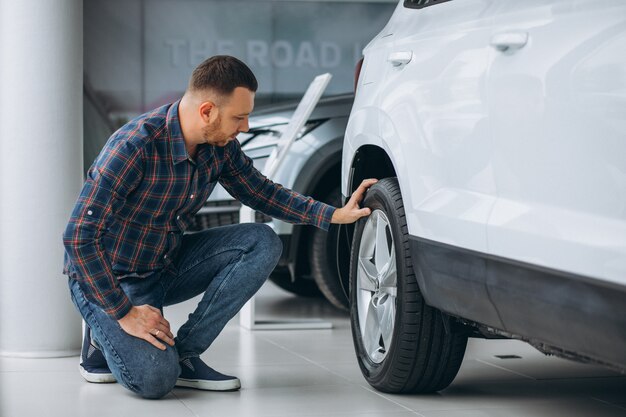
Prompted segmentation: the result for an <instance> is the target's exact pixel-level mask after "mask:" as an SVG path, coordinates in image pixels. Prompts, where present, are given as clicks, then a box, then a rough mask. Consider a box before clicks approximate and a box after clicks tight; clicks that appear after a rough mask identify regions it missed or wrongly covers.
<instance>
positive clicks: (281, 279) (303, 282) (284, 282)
mask: <svg viewBox="0 0 626 417" xmlns="http://www.w3.org/2000/svg"><path fill="white" fill-rule="evenodd" d="M270 280H271V281H272V282H273V283H274V284H276V285H278V286H279V287H280V288H282V289H283V290H285V291H287V292H290V293H292V294H295V295H299V296H301V297H310V298H318V297H322V293H321V292H320V290H319V288H318V287H317V284H316V282H315V280H313V278H305V277H300V278H298V279H296V280H295V281H294V280H292V279H291V273H290V272H289V270H288V269H287V268H276V269H275V270H274V271H273V272H272V274H271V275H270Z"/></svg>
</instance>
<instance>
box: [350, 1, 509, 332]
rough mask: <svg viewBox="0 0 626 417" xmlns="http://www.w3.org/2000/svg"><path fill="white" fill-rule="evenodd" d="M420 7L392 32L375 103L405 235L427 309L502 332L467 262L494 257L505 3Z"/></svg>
mask: <svg viewBox="0 0 626 417" xmlns="http://www.w3.org/2000/svg"><path fill="white" fill-rule="evenodd" d="M407 3H410V2H405V7H406V5H407ZM414 3H415V4H414V6H416V7H415V8H413V9H412V8H406V10H405V11H404V13H402V14H401V15H398V14H397V15H395V17H397V20H394V21H393V22H392V24H390V25H389V26H388V28H387V30H388V35H387V36H388V38H387V39H389V40H392V44H391V46H390V47H389V48H387V50H386V52H387V56H385V57H384V58H385V59H386V62H384V64H385V65H386V67H387V71H386V72H385V73H384V79H383V81H382V82H381V83H380V85H379V87H378V88H379V90H380V94H379V96H378V97H377V99H376V105H377V106H378V107H379V109H380V114H381V116H380V136H381V138H382V140H383V144H384V146H386V148H387V149H386V150H387V152H388V154H389V155H390V156H391V159H392V161H393V163H394V167H395V169H396V173H397V176H398V182H399V185H400V189H401V192H402V199H403V203H404V212H405V215H406V220H407V226H408V231H409V234H410V235H411V236H414V237H415V239H416V242H418V243H416V245H419V248H418V249H417V250H416V253H419V254H420V257H418V259H416V260H415V262H416V264H417V265H419V270H420V272H419V273H418V274H417V275H418V282H419V285H420V289H421V290H422V292H423V294H424V297H425V299H426V301H427V303H428V304H429V305H432V306H435V307H437V308H440V309H442V310H444V311H446V312H449V313H451V314H454V315H457V316H461V317H466V318H469V319H472V320H477V321H480V322H483V323H488V324H490V325H493V326H501V323H500V320H499V318H498V315H497V313H496V311H495V310H494V308H493V307H492V305H491V303H490V301H489V295H488V294H487V292H486V287H485V279H486V272H485V271H486V270H485V262H484V261H483V260H482V259H476V258H475V257H472V256H465V255H466V254H467V253H468V250H469V251H472V252H483V253H484V252H486V251H487V235H486V226H487V220H488V217H489V213H490V212H491V209H492V207H493V204H494V202H495V199H496V190H495V181H494V178H493V170H492V167H491V146H492V143H491V131H490V120H489V106H488V103H487V78H488V72H489V67H490V63H491V60H492V59H493V57H494V55H495V54H494V53H493V50H492V49H491V48H490V46H489V37H490V34H491V24H492V21H493V17H494V13H495V10H497V8H498V7H499V2H497V1H490V0H451V1H446V2H425V1H416V2H414ZM366 61H367V57H366ZM357 95H358V93H357ZM442 248H443V249H442Z"/></svg>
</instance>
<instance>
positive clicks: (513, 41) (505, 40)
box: [491, 32, 528, 53]
mask: <svg viewBox="0 0 626 417" xmlns="http://www.w3.org/2000/svg"><path fill="white" fill-rule="evenodd" d="M527 43H528V32H505V33H497V34H495V35H493V36H492V37H491V46H493V47H494V48H496V49H497V50H498V51H500V52H504V53H507V52H508V53H513V52H515V51H517V50H518V49H522V48H523V47H524V46H526V44H527Z"/></svg>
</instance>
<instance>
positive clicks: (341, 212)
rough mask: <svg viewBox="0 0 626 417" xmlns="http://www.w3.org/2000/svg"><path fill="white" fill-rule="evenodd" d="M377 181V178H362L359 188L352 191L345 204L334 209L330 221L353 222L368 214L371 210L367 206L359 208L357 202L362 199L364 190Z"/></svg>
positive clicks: (337, 222)
mask: <svg viewBox="0 0 626 417" xmlns="http://www.w3.org/2000/svg"><path fill="white" fill-rule="evenodd" d="M377 182H378V180H377V179H373V178H370V179H367V180H363V182H362V183H361V185H359V188H357V189H356V191H355V192H354V193H352V197H350V200H348V202H347V203H346V205H345V206H343V207H342V208H338V209H337V210H335V212H334V213H333V217H332V219H331V221H330V222H331V223H335V224H348V223H354V222H355V221H357V220H359V219H360V218H361V217H365V216H369V215H370V213H371V210H370V209H369V208H367V207H365V208H361V207H360V206H359V203H360V202H361V201H362V200H363V195H364V194H365V191H366V190H367V189H368V188H370V187H371V186H372V185H374V184H376V183H377Z"/></svg>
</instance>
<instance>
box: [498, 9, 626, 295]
mask: <svg viewBox="0 0 626 417" xmlns="http://www.w3.org/2000/svg"><path fill="white" fill-rule="evenodd" d="M505 3H506V5H504V6H503V8H502V9H501V11H500V14H499V15H498V16H497V18H496V20H495V23H494V29H493V33H494V35H495V34H499V33H507V32H523V33H527V34H528V36H529V38H528V43H527V44H526V45H525V46H524V47H523V48H521V49H519V50H518V51H516V52H514V53H510V54H507V53H497V56H496V58H495V59H494V61H493V65H492V69H491V75H490V81H489V84H490V88H489V101H490V104H491V112H492V125H493V141H494V158H493V161H494V163H493V169H494V170H495V178H496V188H497V192H498V195H499V199H498V201H497V203H496V205H495V206H494V210H493V213H492V216H491V219H490V221H489V228H488V237H489V253H492V254H494V255H497V256H500V257H503V258H509V259H514V260H518V261H522V262H527V263H531V264H535V265H540V266H543V267H547V268H552V269H556V270H561V271H566V272H570V273H574V274H579V275H583V276H588V277H594V278H597V279H600V280H603V281H606V282H609V283H617V284H620V285H626V140H625V138H626V2H623V1H610V0H609V1H607V0H602V1H595V0H579V1H576V2H572V1H565V0H552V1H543V0H527V1H524V2H505Z"/></svg>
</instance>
